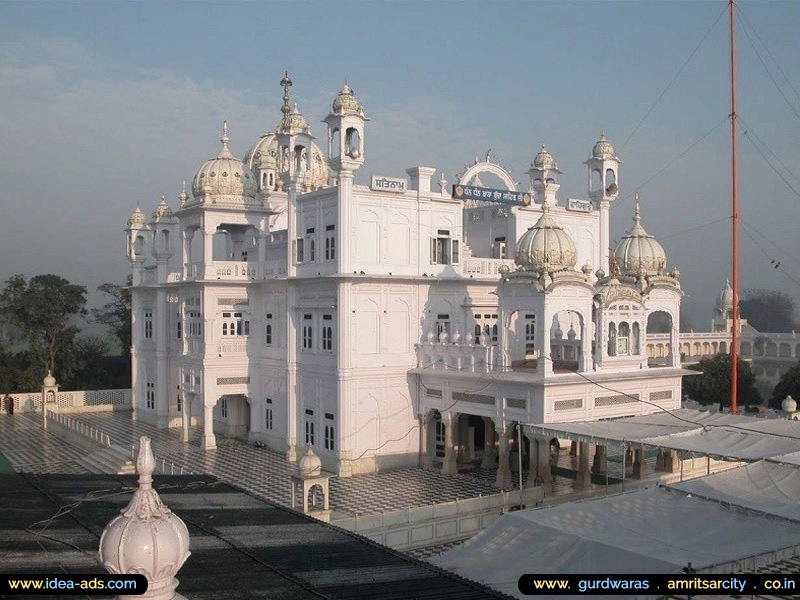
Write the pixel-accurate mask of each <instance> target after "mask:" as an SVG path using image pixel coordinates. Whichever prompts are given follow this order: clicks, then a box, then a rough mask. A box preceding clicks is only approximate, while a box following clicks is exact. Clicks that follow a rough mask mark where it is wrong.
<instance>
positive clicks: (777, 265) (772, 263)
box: [742, 222, 800, 287]
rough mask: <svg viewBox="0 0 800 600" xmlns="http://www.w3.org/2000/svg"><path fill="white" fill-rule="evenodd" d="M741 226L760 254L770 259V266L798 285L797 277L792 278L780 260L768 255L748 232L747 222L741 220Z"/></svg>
mask: <svg viewBox="0 0 800 600" xmlns="http://www.w3.org/2000/svg"><path fill="white" fill-rule="evenodd" d="M742 228H743V229H744V232H745V233H746V234H747V237H749V238H750V240H751V241H752V242H753V243H754V244H755V245H756V247H757V248H758V249H759V250H761V252H762V254H764V256H766V257H767V258H768V259H769V261H770V266H772V267H774V268H775V269H777V270H778V271H780V272H781V273H783V274H784V275H786V277H788V278H789V279H790V280H791V281H792V282H793V283H794V284H795V285H796V286H797V287H800V281H798V280H797V279H795V278H794V277H793V276H792V275H791V273H789V272H788V271H787V270H786V269H784V268H783V267H782V266H781V263H780V261H779V260H777V259H775V258H774V257H772V256H771V255H770V253H769V252H767V251H766V249H765V248H764V247H763V246H762V245H761V244H759V243H758V240H757V239H756V238H754V237H753V235H752V234H751V233H750V229H749V228H748V226H747V224H746V223H744V222H742Z"/></svg>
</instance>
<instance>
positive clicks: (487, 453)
mask: <svg viewBox="0 0 800 600" xmlns="http://www.w3.org/2000/svg"><path fill="white" fill-rule="evenodd" d="M483 426H484V429H483V432H484V433H483V460H482V461H481V469H493V468H494V466H495V459H494V421H492V420H491V419H488V418H486V417H484V418H483Z"/></svg>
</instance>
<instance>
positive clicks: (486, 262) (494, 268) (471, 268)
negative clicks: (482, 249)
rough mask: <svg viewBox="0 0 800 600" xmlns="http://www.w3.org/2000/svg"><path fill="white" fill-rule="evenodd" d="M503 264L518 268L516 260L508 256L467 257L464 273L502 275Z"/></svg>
mask: <svg viewBox="0 0 800 600" xmlns="http://www.w3.org/2000/svg"><path fill="white" fill-rule="evenodd" d="M503 265H505V266H507V267H508V268H509V269H511V270H512V271H513V270H514V269H515V268H516V267H515V264H514V261H513V260H511V259H508V258H474V257H473V258H465V259H464V275H487V276H496V275H500V267H502V266H503Z"/></svg>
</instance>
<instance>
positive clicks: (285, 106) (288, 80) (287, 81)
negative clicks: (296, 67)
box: [281, 71, 292, 116]
mask: <svg viewBox="0 0 800 600" xmlns="http://www.w3.org/2000/svg"><path fill="white" fill-rule="evenodd" d="M281 86H282V87H283V106H281V112H282V113H283V114H284V116H286V115H288V114H289V111H291V110H292V109H291V108H290V107H289V88H290V87H292V80H291V78H290V77H289V71H285V72H284V74H283V79H281Z"/></svg>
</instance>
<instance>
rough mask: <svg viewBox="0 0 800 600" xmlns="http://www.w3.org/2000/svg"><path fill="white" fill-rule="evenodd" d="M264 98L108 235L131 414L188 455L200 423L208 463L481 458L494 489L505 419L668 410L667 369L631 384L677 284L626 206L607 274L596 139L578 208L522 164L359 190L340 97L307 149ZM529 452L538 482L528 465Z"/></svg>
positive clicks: (407, 462)
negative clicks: (274, 121)
mask: <svg viewBox="0 0 800 600" xmlns="http://www.w3.org/2000/svg"><path fill="white" fill-rule="evenodd" d="M281 84H282V85H283V86H284V95H283V106H282V108H281V111H282V117H281V118H280V121H279V122H278V125H277V127H276V128H275V130H274V131H273V132H269V133H266V134H264V135H261V137H259V138H258V139H257V140H256V142H255V143H254V144H253V146H252V147H251V149H250V150H249V151H248V152H247V154H246V156H245V157H244V160H239V159H238V158H236V157H235V156H233V154H232V153H231V152H230V150H229V149H228V133H227V126H225V127H224V128H223V134H222V140H221V142H222V147H221V149H220V150H219V152H218V153H217V154H216V155H215V156H214V157H213V158H210V159H209V160H208V161H206V162H205V163H204V164H202V165H201V166H200V168H199V169H198V170H197V173H196V174H195V176H194V179H193V180H192V186H191V192H192V194H191V196H189V195H188V193H187V191H186V189H185V187H184V190H183V191H182V192H181V194H180V206H179V207H178V208H177V209H176V210H171V209H170V208H169V206H168V205H167V203H166V201H165V200H164V199H163V198H162V201H161V203H160V204H158V206H157V208H156V210H155V212H154V213H153V215H152V218H151V219H150V220H149V221H148V220H147V218H146V217H145V215H144V214H143V213H142V212H141V211H140V210H139V209H137V210H136V211H134V213H133V214H132V215H131V217H130V219H129V222H128V227H127V230H126V231H127V241H128V243H127V254H128V258H129V259H130V262H131V263H132V266H133V287H132V292H133V294H132V297H133V343H132V351H131V355H132V363H133V365H132V367H133V382H132V386H133V403H134V415H135V418H137V419H140V420H142V421H146V422H148V423H152V424H155V425H157V426H159V427H177V428H180V427H183V430H184V440H186V441H188V439H189V427H190V426H191V427H198V428H199V429H200V431H202V445H203V447H204V448H206V449H213V448H215V447H216V438H215V433H219V434H223V435H226V436H237V437H241V438H245V439H247V440H248V441H250V442H253V443H262V444H265V445H266V446H268V447H269V448H271V449H274V450H277V451H280V452H285V453H286V456H287V459H288V460H290V461H295V460H297V457H298V447H300V448H302V447H303V446H305V445H306V444H311V445H312V446H313V448H314V452H315V453H316V454H317V455H318V456H319V458H320V459H321V461H322V466H323V468H324V469H325V470H326V471H330V472H333V473H336V474H339V475H340V476H346V475H350V474H356V473H364V472H372V471H376V470H384V469H390V468H398V467H404V466H411V465H418V464H422V465H424V466H430V465H431V464H432V463H434V462H439V463H441V464H442V468H443V470H444V471H445V472H455V470H456V468H457V464H458V462H459V461H461V460H468V459H476V458H478V457H481V456H482V457H483V464H484V465H485V466H494V465H495V464H497V465H498V467H499V468H498V475H497V480H498V485H508V482H509V480H510V476H511V475H510V471H509V467H508V453H509V444H510V439H511V437H512V434H513V431H512V426H513V425H514V424H515V423H521V424H528V423H551V422H565V421H585V420H593V419H607V418H610V417H621V416H628V415H639V414H647V413H651V412H657V411H661V410H662V409H672V408H678V407H679V406H680V398H681V393H680V391H681V389H680V386H681V376H682V374H683V371H682V370H681V368H680V356H679V354H678V353H677V352H673V351H672V350H669V352H668V353H667V356H666V360H661V361H657V363H656V364H654V363H653V361H650V365H648V357H647V353H646V339H645V338H646V331H647V325H648V319H649V318H650V317H651V316H652V315H654V314H655V313H664V315H661V316H660V317H659V319H660V322H661V323H662V324H663V323H664V322H668V323H669V331H670V333H669V334H668V344H669V348H670V349H671V348H677V347H678V323H679V322H680V320H679V317H680V315H679V311H680V303H681V297H682V292H681V288H680V284H679V282H678V277H679V272H678V270H677V269H674V268H673V269H672V270H670V271H669V272H668V271H667V270H666V269H667V260H666V255H665V253H664V250H663V248H662V247H661V246H660V245H659V243H658V242H657V241H656V240H655V239H654V238H653V236H651V235H649V234H648V233H647V232H646V231H645V229H644V227H643V225H642V218H641V215H640V212H639V204H638V198H637V203H636V211H635V214H634V216H633V227H632V229H631V230H630V233H628V234H627V235H626V236H625V237H624V238H623V240H622V242H621V243H620V244H619V246H618V247H617V248H616V250H615V251H614V252H613V253H612V254H611V255H610V256H609V253H608V251H607V250H606V249H607V248H608V247H609V243H610V239H609V209H610V205H611V204H612V203H613V202H614V200H615V199H616V198H617V196H618V182H619V167H620V161H619V159H618V158H617V157H616V155H615V152H614V148H613V146H612V145H611V143H610V142H609V141H608V140H607V139H605V137H603V136H601V138H600V140H599V141H598V142H597V143H596V144H595V145H594V147H593V148H592V149H591V152H590V155H589V158H588V159H587V160H586V162H585V165H586V170H587V174H588V190H587V197H586V198H583V199H566V200H564V199H561V198H559V195H558V190H559V187H560V186H559V179H560V176H561V172H560V171H559V169H558V166H557V165H556V162H555V160H554V159H553V157H552V156H551V155H550V154H549V153H548V151H547V150H546V149H545V148H544V147H542V150H541V151H540V152H539V153H538V154H536V156H535V158H534V160H533V163H532V164H531V167H530V169H529V170H528V175H529V176H530V186H529V187H528V186H527V185H526V186H525V188H526V190H525V191H519V190H518V189H517V184H516V183H515V182H514V180H513V178H512V176H511V174H510V173H509V172H508V171H507V170H506V169H504V168H503V167H502V166H501V165H499V164H497V163H496V161H493V160H492V158H491V156H490V155H488V154H487V156H486V158H485V160H478V159H476V160H475V163H474V164H472V165H471V166H469V167H468V168H467V169H466V170H465V171H464V172H463V173H462V174H461V175H459V176H458V180H457V182H456V184H455V185H453V186H452V187H451V188H448V186H447V182H446V181H444V177H443V176H441V178H440V179H438V180H437V181H436V182H433V177H434V175H435V174H436V169H435V168H433V167H426V166H415V167H412V168H409V169H407V170H406V174H407V177H397V176H396V175H397V173H394V174H392V175H394V176H391V177H390V176H388V175H387V176H384V175H373V176H372V177H371V178H370V184H369V185H357V184H356V183H355V182H354V178H355V174H356V171H358V169H359V168H360V167H361V166H362V165H363V163H364V161H365V159H366V158H367V152H366V150H365V147H366V145H365V140H366V137H367V135H368V129H367V123H368V121H369V119H367V117H366V114H365V111H364V109H363V107H362V105H361V104H360V103H359V101H358V99H357V98H356V96H355V94H354V93H353V91H352V90H351V89H350V88H349V87H348V86H347V85H345V86H344V87H343V88H342V89H341V91H340V92H339V94H338V95H337V96H336V97H335V99H334V100H333V103H332V105H331V109H330V114H328V116H327V117H325V119H324V123H325V124H326V126H327V136H326V137H327V140H326V142H327V143H325V144H322V146H324V151H323V149H322V148H321V147H320V145H318V144H317V141H316V140H315V138H314V137H313V136H312V135H311V130H310V127H309V125H308V122H307V121H306V119H305V118H304V116H303V115H302V114H301V112H300V110H299V108H298V107H297V105H296V104H294V105H292V104H291V103H290V98H289V86H290V85H291V80H290V79H289V78H288V76H287V77H285V78H284V80H283V81H282V82H281ZM487 174H490V175H492V176H494V177H496V178H499V179H500V180H501V181H502V182H503V185H504V186H505V188H506V189H500V190H498V189H489V188H486V187H484V186H483V184H482V183H481V180H480V176H481V175H484V177H486V176H487ZM513 435H516V434H513ZM527 437H528V438H529V440H530V443H531V448H536V447H538V446H537V445H536V444H534V442H536V443H538V444H540V445H541V447H542V448H545V447H547V446H546V444H549V440H535V438H534V436H532V435H529V436H527ZM529 454H530V455H531V466H532V467H533V468H537V467H538V466H542V465H547V464H548V463H547V460H548V457H549V447H547V451H546V452H545V451H539V452H538V453H537V452H530V453H529ZM537 456H538V458H536V457H537ZM587 460H588V457H587ZM534 463H536V464H534ZM544 471H547V473H545V472H544ZM540 475H541V476H542V477H543V478H547V477H549V466H548V467H547V468H546V469H541V472H540Z"/></svg>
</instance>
